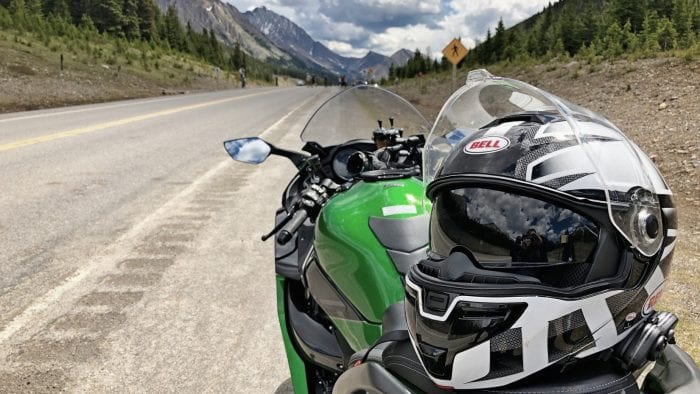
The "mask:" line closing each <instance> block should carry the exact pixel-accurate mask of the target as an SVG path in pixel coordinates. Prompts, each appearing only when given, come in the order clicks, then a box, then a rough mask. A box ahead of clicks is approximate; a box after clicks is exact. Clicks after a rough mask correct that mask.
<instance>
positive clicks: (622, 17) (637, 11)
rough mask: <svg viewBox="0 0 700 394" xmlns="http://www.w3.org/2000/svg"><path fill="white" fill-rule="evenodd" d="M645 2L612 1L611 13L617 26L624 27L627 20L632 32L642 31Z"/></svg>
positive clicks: (631, 0)
mask: <svg viewBox="0 0 700 394" xmlns="http://www.w3.org/2000/svg"><path fill="white" fill-rule="evenodd" d="M644 8H645V2H644V1H640V0H614V3H613V5H612V13H613V15H614V17H615V20H616V21H617V23H618V26H624V24H625V23H626V22H627V21H628V20H629V21H630V24H631V28H632V31H633V32H635V33H636V32H638V31H640V30H642V22H643V21H644V14H645V9H644Z"/></svg>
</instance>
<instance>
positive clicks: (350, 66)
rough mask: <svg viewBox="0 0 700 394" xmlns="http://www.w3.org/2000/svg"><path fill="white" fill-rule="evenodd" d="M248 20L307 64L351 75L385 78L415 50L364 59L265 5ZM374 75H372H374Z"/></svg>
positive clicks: (255, 10)
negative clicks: (329, 44) (336, 49)
mask: <svg viewBox="0 0 700 394" xmlns="http://www.w3.org/2000/svg"><path fill="white" fill-rule="evenodd" d="M243 15H244V16H245V17H246V18H247V19H248V21H249V22H250V23H251V24H252V25H254V26H255V27H256V28H258V29H259V30H260V31H262V32H263V33H264V34H265V35H266V36H267V38H269V39H270V40H271V41H272V42H273V43H274V44H275V45H277V46H278V47H279V48H281V49H282V50H284V51H285V52H287V53H289V54H290V55H292V56H293V57H295V58H297V59H301V60H302V61H303V62H304V64H305V65H306V66H307V67H322V68H324V69H326V70H330V71H332V72H334V73H336V74H349V75H351V76H354V77H357V78H376V79H379V78H382V77H386V76H388V75H389V66H390V65H391V64H392V63H394V65H397V66H398V65H404V64H406V62H407V61H408V59H410V58H411V57H412V56H413V53H412V52H410V51H408V50H405V49H402V50H400V51H398V52H396V53H395V54H394V55H392V57H386V56H384V55H381V54H379V53H376V52H372V51H370V52H369V53H368V54H367V55H366V56H364V57H362V58H354V57H345V56H341V55H339V54H337V53H335V52H333V51H331V50H330V49H328V48H327V47H326V46H325V45H323V44H322V43H320V42H318V41H316V40H314V39H313V38H311V36H309V34H308V33H307V32H306V31H305V30H304V29H302V28H301V27H299V26H298V25H297V24H295V23H294V22H292V21H291V20H289V19H287V18H286V17H284V16H282V15H279V14H277V13H275V12H273V11H271V10H269V9H267V8H265V7H257V8H255V9H254V10H253V11H248V12H246V13H244V14H243ZM370 73H371V75H368V74H370Z"/></svg>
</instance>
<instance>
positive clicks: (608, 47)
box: [603, 21, 624, 59]
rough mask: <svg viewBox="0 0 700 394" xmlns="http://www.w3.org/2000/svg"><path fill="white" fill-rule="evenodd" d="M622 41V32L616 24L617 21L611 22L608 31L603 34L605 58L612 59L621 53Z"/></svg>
mask: <svg viewBox="0 0 700 394" xmlns="http://www.w3.org/2000/svg"><path fill="white" fill-rule="evenodd" d="M623 41H624V32H623V31H622V29H621V28H620V25H618V24H617V21H615V22H613V23H612V24H611V25H610V26H609V27H608V30H607V31H606V32H605V37H604V38H603V45H604V48H605V50H604V54H605V57H607V58H609V59H612V58H614V57H616V56H619V55H621V54H622V53H623V51H624V48H623Z"/></svg>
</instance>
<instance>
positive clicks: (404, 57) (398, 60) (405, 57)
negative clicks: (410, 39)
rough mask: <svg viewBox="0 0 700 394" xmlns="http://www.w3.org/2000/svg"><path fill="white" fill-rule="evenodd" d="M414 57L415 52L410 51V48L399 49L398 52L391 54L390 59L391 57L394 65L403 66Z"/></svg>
mask: <svg viewBox="0 0 700 394" xmlns="http://www.w3.org/2000/svg"><path fill="white" fill-rule="evenodd" d="M412 58H413V52H411V51H409V50H408V49H399V50H398V51H396V53H394V54H393V55H391V56H389V59H391V62H392V63H394V66H403V65H405V64H406V63H408V61H409V60H411V59H412Z"/></svg>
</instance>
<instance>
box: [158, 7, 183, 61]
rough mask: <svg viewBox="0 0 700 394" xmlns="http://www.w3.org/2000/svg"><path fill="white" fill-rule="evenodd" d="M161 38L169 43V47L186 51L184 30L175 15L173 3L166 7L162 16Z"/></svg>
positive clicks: (175, 10)
mask: <svg viewBox="0 0 700 394" xmlns="http://www.w3.org/2000/svg"><path fill="white" fill-rule="evenodd" d="M163 30H164V31H163V38H164V39H165V40H166V41H167V42H168V43H169V44H170V47H171V48H174V49H177V50H179V51H183V52H185V51H187V41H186V40H185V32H184V31H183V29H182V25H181V24H180V19H179V18H178V16H177V9H176V8H175V6H174V5H171V6H170V7H168V10H167V11H166V13H165V17H164V18H163Z"/></svg>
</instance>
